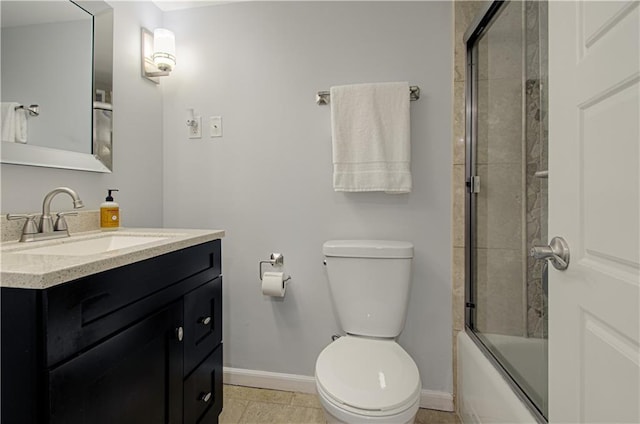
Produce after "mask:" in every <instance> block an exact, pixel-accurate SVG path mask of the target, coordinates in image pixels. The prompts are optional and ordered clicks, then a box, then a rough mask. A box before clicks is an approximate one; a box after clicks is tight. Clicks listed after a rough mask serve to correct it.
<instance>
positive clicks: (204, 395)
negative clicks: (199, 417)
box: [198, 392, 211, 403]
mask: <svg viewBox="0 0 640 424" xmlns="http://www.w3.org/2000/svg"><path fill="white" fill-rule="evenodd" d="M210 399H211V392H209V393H200V397H199V398H198V400H201V401H203V402H205V403H206V402H209V400H210Z"/></svg>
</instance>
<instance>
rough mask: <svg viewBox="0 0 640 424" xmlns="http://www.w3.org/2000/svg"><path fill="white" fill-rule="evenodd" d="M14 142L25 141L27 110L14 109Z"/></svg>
mask: <svg viewBox="0 0 640 424" xmlns="http://www.w3.org/2000/svg"><path fill="white" fill-rule="evenodd" d="M15 122H16V138H15V142H16V143H23V144H25V143H26V142H27V111H26V110H24V109H18V110H16V121H15Z"/></svg>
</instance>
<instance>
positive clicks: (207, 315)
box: [184, 277, 222, 376]
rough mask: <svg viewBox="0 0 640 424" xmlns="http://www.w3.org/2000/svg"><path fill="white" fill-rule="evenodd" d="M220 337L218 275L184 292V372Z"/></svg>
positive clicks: (220, 282)
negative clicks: (200, 285) (190, 290)
mask: <svg viewBox="0 0 640 424" xmlns="http://www.w3.org/2000/svg"><path fill="white" fill-rule="evenodd" d="M221 341H222V277H218V278H216V279H215V280H213V281H210V282H208V283H207V284H205V285H203V286H202V287H199V288H197V289H195V290H193V291H192V292H190V293H187V294H186V295H185V296H184V358H185V360H184V375H185V376H186V375H188V374H189V373H190V372H191V371H192V370H193V369H194V368H195V367H196V366H197V365H198V364H199V363H200V362H201V361H202V360H203V359H204V358H205V356H207V355H208V354H209V353H211V351H212V350H213V349H214V348H215V347H216V346H217V345H218V344H219V343H220V342H221Z"/></svg>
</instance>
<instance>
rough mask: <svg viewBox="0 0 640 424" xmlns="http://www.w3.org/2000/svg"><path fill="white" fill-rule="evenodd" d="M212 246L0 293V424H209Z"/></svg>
mask: <svg viewBox="0 0 640 424" xmlns="http://www.w3.org/2000/svg"><path fill="white" fill-rule="evenodd" d="M220 250H221V248H220V240H215V241H212V242H208V243H204V244H201V245H197V246H193V247H189V248H186V249H183V250H180V251H177V252H172V253H168V254H165V255H162V256H158V257H155V258H152V259H148V260H145V261H141V262H136V263H133V264H131V265H127V266H124V267H120V268H116V269H112V270H109V271H105V272H102V273H99V274H95V275H91V276H88V277H85V278H82V279H79V280H76V281H72V282H69V283H65V284H61V285H58V286H55V287H52V288H50V289H45V290H32V289H16V288H2V293H1V294H2V296H1V298H0V299H1V307H2V309H1V311H0V312H1V327H2V340H1V349H2V351H1V362H2V378H1V380H2V382H1V384H2V387H1V390H2V398H1V401H2V404H1V405H0V409H1V417H2V424H13V423H16V424H17V423H20V424H22V423H33V424H36V423H37V424H40V423H45V424H47V423H49V424H57V423H60V424H75V423H83V424H84V423H87V424H89V423H90V424H100V423H105V424H106V423H119V424H126V423H132V424H133V423H136V424H139V423H173V424H175V423H185V424H192V423H193V424H195V423H217V422H218V415H219V414H220V412H221V410H222V276H221V251H220Z"/></svg>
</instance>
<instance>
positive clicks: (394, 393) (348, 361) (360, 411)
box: [316, 336, 421, 424]
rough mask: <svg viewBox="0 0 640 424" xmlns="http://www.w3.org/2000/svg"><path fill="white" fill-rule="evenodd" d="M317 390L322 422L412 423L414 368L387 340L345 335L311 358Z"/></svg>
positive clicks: (417, 383)
mask: <svg viewBox="0 0 640 424" xmlns="http://www.w3.org/2000/svg"><path fill="white" fill-rule="evenodd" d="M316 389H317V391H318V395H319V397H320V402H321V404H322V407H323V409H324V413H325V418H326V419H327V423H329V424H333V423H336V424H337V423H340V424H342V423H346V424H352V423H380V424H383V423H389V424H391V423H393V424H405V423H406V424H409V423H413V422H414V419H415V416H416V413H417V412H418V406H419V403H420V389H421V384H420V375H419V373H418V368H417V366H416V364H415V362H414V361H413V359H411V357H410V356H409V354H407V353H406V352H405V351H404V350H403V349H402V347H400V345H398V344H397V343H396V342H395V341H393V340H391V339H372V338H368V337H359V336H345V337H341V338H339V339H337V340H336V341H335V342H333V343H331V344H330V345H329V346H327V347H326V348H325V349H324V350H323V351H322V352H321V353H320V355H319V356H318V360H317V361H316Z"/></svg>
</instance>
